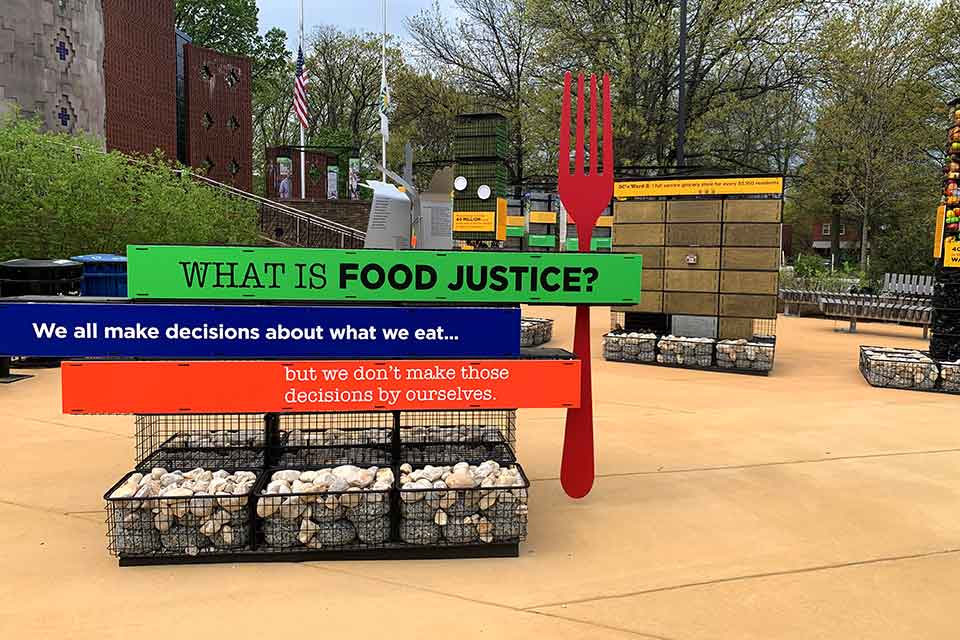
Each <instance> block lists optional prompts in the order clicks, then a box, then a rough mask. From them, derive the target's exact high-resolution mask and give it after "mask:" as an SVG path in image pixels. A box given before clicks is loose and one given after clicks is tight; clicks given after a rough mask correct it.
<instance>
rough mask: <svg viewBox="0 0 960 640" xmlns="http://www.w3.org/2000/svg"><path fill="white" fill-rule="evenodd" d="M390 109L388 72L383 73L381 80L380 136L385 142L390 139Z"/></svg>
mask: <svg viewBox="0 0 960 640" xmlns="http://www.w3.org/2000/svg"><path fill="white" fill-rule="evenodd" d="M389 109H390V85H388V84H387V72H386V70H384V71H383V75H382V76H381V78H380V135H382V136H383V139H384V141H386V140H389V139H390V119H389V118H388V117H387V111H388V110H389Z"/></svg>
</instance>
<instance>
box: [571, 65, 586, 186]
mask: <svg viewBox="0 0 960 640" xmlns="http://www.w3.org/2000/svg"><path fill="white" fill-rule="evenodd" d="M583 102H584V95H583V74H582V73H581V74H579V75H578V76H577V136H576V144H577V147H576V149H574V153H575V154H576V155H575V156H574V159H573V175H575V176H582V175H583V138H584V135H583V134H584V131H583V128H584V127H583Z"/></svg>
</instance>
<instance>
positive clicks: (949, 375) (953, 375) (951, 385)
mask: <svg viewBox="0 0 960 640" xmlns="http://www.w3.org/2000/svg"><path fill="white" fill-rule="evenodd" d="M940 378H941V379H942V380H943V383H942V387H941V388H942V389H943V390H944V391H950V392H951V393H958V392H960V360H957V361H955V362H941V363H940Z"/></svg>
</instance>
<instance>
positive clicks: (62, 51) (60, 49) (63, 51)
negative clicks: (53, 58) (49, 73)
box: [57, 40, 70, 60]
mask: <svg viewBox="0 0 960 640" xmlns="http://www.w3.org/2000/svg"><path fill="white" fill-rule="evenodd" d="M68 53H70V49H68V48H67V43H66V42H64V41H63V40H61V41H60V42H58V43H57V54H58V55H59V56H60V59H61V60H66V59H67V54H68Z"/></svg>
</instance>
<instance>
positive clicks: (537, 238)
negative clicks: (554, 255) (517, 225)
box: [527, 234, 557, 247]
mask: <svg viewBox="0 0 960 640" xmlns="http://www.w3.org/2000/svg"><path fill="white" fill-rule="evenodd" d="M527 244H528V245H530V246H531V247H555V246H557V236H553V235H538V234H530V235H528V236H527Z"/></svg>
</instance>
